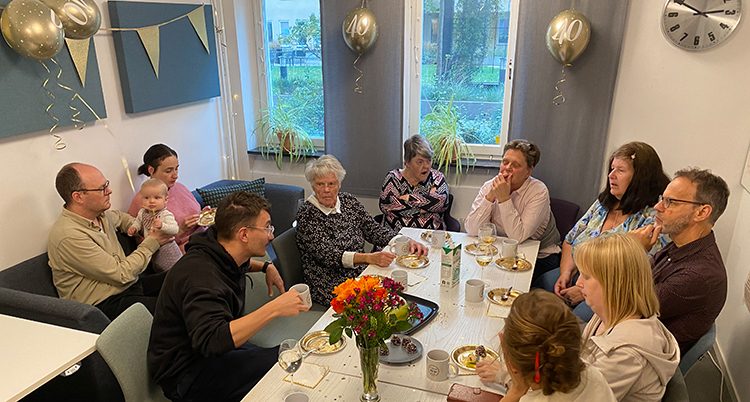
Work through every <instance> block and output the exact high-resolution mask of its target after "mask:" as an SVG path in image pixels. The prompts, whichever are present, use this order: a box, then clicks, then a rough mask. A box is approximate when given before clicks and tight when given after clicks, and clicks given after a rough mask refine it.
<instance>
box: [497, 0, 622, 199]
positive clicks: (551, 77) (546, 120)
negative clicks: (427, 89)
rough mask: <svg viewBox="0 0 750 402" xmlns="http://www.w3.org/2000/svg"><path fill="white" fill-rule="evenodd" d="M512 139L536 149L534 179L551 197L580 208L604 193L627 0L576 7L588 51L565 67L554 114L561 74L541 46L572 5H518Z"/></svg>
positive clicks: (553, 1)
mask: <svg viewBox="0 0 750 402" xmlns="http://www.w3.org/2000/svg"><path fill="white" fill-rule="evenodd" d="M520 3H521V8H520V14H519V31H518V42H517V46H516V56H515V60H514V66H513V74H514V75H515V77H512V78H513V79H514V83H513V95H512V104H511V116H510V138H511V139H518V138H524V139H528V140H531V141H533V142H534V143H536V144H537V145H538V146H539V147H540V149H541V151H542V157H541V159H540V162H539V164H538V165H537V166H536V168H535V169H534V172H533V175H534V177H537V178H538V179H540V180H542V181H544V182H545V184H547V187H548V188H549V190H550V195H551V196H552V197H555V198H562V199H565V200H568V201H571V202H574V203H576V204H578V205H580V206H581V208H582V210H583V211H585V210H586V208H588V207H589V205H591V203H592V202H593V201H594V199H595V198H596V195H597V194H598V193H599V192H600V191H601V185H600V183H601V179H602V174H603V172H602V165H603V164H602V161H603V160H604V157H605V152H606V150H605V147H606V143H607V130H608V128H609V118H610V110H611V108H612V97H613V94H614V88H615V80H616V78H617V68H618V65H619V62H620V49H621V47H622V37H623V32H624V30H625V19H626V15H627V11H628V4H629V1H628V0H619V1H601V0H578V1H576V4H575V9H576V10H578V11H579V12H581V13H583V15H585V16H586V18H587V19H588V20H589V22H590V24H591V41H590V42H589V45H588V48H587V49H586V51H585V52H584V53H583V54H582V55H581V56H580V57H579V58H578V60H576V61H575V62H573V63H572V64H573V65H572V67H566V68H565V71H566V76H567V81H566V82H564V83H563V84H561V85H560V88H561V89H562V91H563V94H564V95H565V98H566V101H565V102H564V103H563V104H562V105H560V106H555V105H554V104H553V103H552V99H553V98H554V97H555V96H556V95H557V94H558V93H557V91H556V90H555V83H556V82H557V81H558V80H559V79H560V78H561V77H562V75H561V70H562V66H561V65H560V64H559V63H558V62H556V61H555V60H554V59H553V58H552V56H551V55H550V54H549V51H548V50H547V47H546V44H545V39H544V38H545V34H546V32H547V26H548V25H549V23H550V21H552V18H553V17H554V16H555V15H557V14H558V13H560V12H561V11H564V10H567V9H569V8H570V7H571V4H572V1H571V0H545V1H528V0H526V1H521V2H520Z"/></svg>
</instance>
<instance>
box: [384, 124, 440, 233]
mask: <svg viewBox="0 0 750 402" xmlns="http://www.w3.org/2000/svg"><path fill="white" fill-rule="evenodd" d="M447 209H448V185H447V184H446V183H445V177H444V176H443V174H442V173H440V172H439V171H437V170H435V169H432V148H430V143H429V142H427V140H426V139H425V138H424V137H423V136H421V135H419V134H415V135H413V136H411V137H410V138H409V139H408V140H406V141H405V142H404V169H395V170H392V171H391V172H389V173H388V174H387V175H386V176H385V180H384V181H383V188H382V189H381V190H380V210H381V211H382V212H383V217H384V218H383V225H385V226H388V227H390V228H393V229H394V230H401V228H402V227H404V226H406V227H413V228H423V229H445V222H444V221H443V213H445V211H446V210H447Z"/></svg>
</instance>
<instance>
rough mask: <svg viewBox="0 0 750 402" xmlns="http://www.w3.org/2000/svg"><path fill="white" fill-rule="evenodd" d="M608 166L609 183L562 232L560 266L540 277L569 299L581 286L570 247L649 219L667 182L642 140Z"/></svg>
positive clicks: (661, 243) (661, 242) (578, 294)
mask: <svg viewBox="0 0 750 402" xmlns="http://www.w3.org/2000/svg"><path fill="white" fill-rule="evenodd" d="M609 166H610V169H611V170H610V172H609V174H608V175H607V178H608V180H607V186H606V187H605V188H604V190H603V191H602V192H601V193H600V194H599V197H598V199H597V200H596V201H594V204H593V205H591V207H590V208H589V209H588V211H586V214H584V215H583V217H581V219H580V220H579V221H578V223H576V225H575V226H574V227H573V229H571V230H570V232H569V233H568V235H567V236H565V241H564V242H563V246H562V261H561V262H560V269H559V270H553V271H550V272H548V273H546V274H545V275H542V277H541V278H539V279H540V282H541V283H542V287H543V288H545V289H547V290H549V291H554V292H555V293H556V294H557V295H558V296H560V297H561V298H563V299H565V300H566V301H567V302H568V303H570V304H578V303H580V302H581V301H583V295H582V293H581V289H580V288H579V287H577V286H575V283H576V277H577V273H578V269H577V268H576V265H575V262H574V261H573V248H574V247H575V246H576V245H577V244H579V243H580V242H583V241H585V240H587V239H590V238H593V237H597V236H599V235H601V234H602V233H605V232H628V231H631V230H634V229H638V228H640V227H643V226H646V225H649V224H653V223H654V216H655V215H656V210H654V208H653V206H654V205H656V203H657V202H658V200H659V195H661V193H662V192H663V191H664V189H665V188H666V187H667V184H669V177H668V176H667V175H666V174H665V173H664V169H663V168H662V164H661V159H659V155H658V154H657V153H656V150H654V148H652V147H651V146H650V145H648V144H646V143H643V142H630V143H627V144H625V145H623V146H621V147H620V148H619V149H617V151H615V152H614V153H613V154H612V156H610V158H609ZM668 242H669V240H668V238H667V237H666V236H662V235H660V239H659V241H657V242H656V244H655V245H654V247H653V248H652V249H651V250H650V253H651V254H653V253H656V252H657V251H659V250H660V249H661V248H662V247H664V246H665V245H666V244H667V243H668ZM585 310H588V308H585ZM576 313H577V314H578V313H579V312H578V311H577V312H576ZM580 316H581V315H579V317H580Z"/></svg>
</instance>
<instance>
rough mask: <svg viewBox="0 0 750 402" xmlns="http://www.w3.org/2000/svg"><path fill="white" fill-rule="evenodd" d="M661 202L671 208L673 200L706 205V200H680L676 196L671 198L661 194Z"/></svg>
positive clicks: (665, 206)
mask: <svg viewBox="0 0 750 402" xmlns="http://www.w3.org/2000/svg"><path fill="white" fill-rule="evenodd" d="M659 202H661V203H662V204H663V205H664V208H669V207H670V206H671V205H672V203H673V202H684V203H686V204H694V205H706V203H705V202H696V201H688V200H678V199H676V198H669V197H664V196H661V195H660V196H659Z"/></svg>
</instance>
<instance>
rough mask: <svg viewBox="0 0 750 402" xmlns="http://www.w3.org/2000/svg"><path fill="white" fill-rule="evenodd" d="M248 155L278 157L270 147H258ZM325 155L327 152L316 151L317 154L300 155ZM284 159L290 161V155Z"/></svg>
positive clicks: (286, 155)
mask: <svg viewBox="0 0 750 402" xmlns="http://www.w3.org/2000/svg"><path fill="white" fill-rule="evenodd" d="M247 154H248V155H261V156H265V155H269V156H273V157H276V155H277V152H276V151H274V150H273V149H268V147H258V148H254V149H251V150H249V151H247ZM323 155H325V152H323V151H315V152H308V153H306V154H303V155H300V157H303V156H304V157H311V158H319V157H321V156H323ZM284 158H285V159H289V154H288V153H284Z"/></svg>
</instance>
